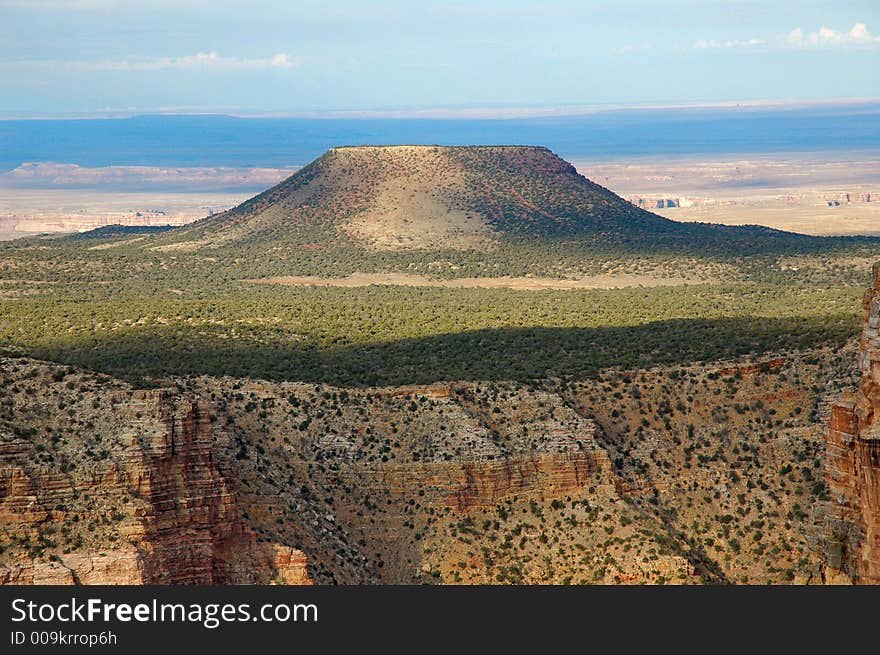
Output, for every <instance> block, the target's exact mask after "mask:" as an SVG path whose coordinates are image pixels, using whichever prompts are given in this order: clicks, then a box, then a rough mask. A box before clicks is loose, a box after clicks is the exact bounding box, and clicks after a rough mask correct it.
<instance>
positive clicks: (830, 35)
mask: <svg viewBox="0 0 880 655" xmlns="http://www.w3.org/2000/svg"><path fill="white" fill-rule="evenodd" d="M877 45H880V36H874V35H873V34H871V31H870V30H869V29H868V26H867V25H865V23H860V22H859V23H856V24H855V25H853V26H852V29H850V30H849V31H848V32H841V31H838V30H833V29H831V28H830V27H825V26H822V27H820V28H819V29H818V30H816V31H815V32H804V31H803V30H802V29H801V28H800V27H796V28H794V29H793V30H791V31H790V32H788V33H787V34H781V35H779V36H777V37H776V40H775V42H768V41H765V40H764V39H759V38H751V39H728V40H724V41H720V40H715V39H699V40H697V41H695V42H694V44H693V47H694V48H695V49H697V50H712V49H730V48H754V49H767V48H772V47H774V46H775V47H777V48H800V49H807V48H847V47H873V46H877Z"/></svg>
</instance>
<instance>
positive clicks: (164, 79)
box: [0, 0, 880, 116]
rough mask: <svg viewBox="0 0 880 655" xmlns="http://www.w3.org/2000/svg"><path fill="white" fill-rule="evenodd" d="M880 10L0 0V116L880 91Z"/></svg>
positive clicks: (866, 0) (393, 0)
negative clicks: (879, 65)
mask: <svg viewBox="0 0 880 655" xmlns="http://www.w3.org/2000/svg"><path fill="white" fill-rule="evenodd" d="M878 63H880V2H878V0H838V1H815V0H800V1H797V2H794V1H791V0H775V1H772V2H770V1H762V2H758V1H753V0H738V1H737V0H733V1H730V0H728V1H725V2H718V1H714V0H665V1H662V2H655V1H649V0H607V1H606V0H596V1H581V2H569V1H563V0H557V1H554V0H541V1H531V0H528V1H527V0H519V1H518V0H508V1H506V2H500V1H495V0H492V1H483V2H461V1H459V2H456V1H445V2H441V1H439V0H438V1H433V2H430V1H429V2H405V1H397V0H388V1H369V0H361V1H359V2H355V1H351V0H350V1H340V0H321V1H310V0H289V1H275V0H248V1H247V2H226V1H223V0H211V1H209V0H173V1H172V0H150V1H149V2H147V1H130V0H0V115H6V116H12V115H18V116H45V115H55V114H58V115H63V114H86V115H87V114H92V113H122V114H124V113H138V112H148V111H220V112H238V113H271V112H279V113H309V112H318V113H321V112H328V111H351V110H367V111H380V112H384V111H388V110H401V111H403V112H404V113H407V112H411V111H413V110H421V109H447V110H453V111H461V110H462V109H465V108H489V109H490V110H492V111H498V110H499V108H511V107H526V108H534V107H550V108H554V107H572V106H593V105H609V104H610V105H634V104H679V103H682V104H685V103H716V102H729V101H752V100H781V101H803V100H830V99H837V98H875V97H878V96H880V74H878V72H877V71H878Z"/></svg>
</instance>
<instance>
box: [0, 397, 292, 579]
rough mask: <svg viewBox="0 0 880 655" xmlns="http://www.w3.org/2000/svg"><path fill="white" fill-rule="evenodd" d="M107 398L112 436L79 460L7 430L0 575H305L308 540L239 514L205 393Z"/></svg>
mask: <svg viewBox="0 0 880 655" xmlns="http://www.w3.org/2000/svg"><path fill="white" fill-rule="evenodd" d="M96 404H98V403H96ZM110 405H111V407H112V421H111V425H112V426H113V430H114V432H115V439H114V440H113V443H111V444H109V445H108V446H106V450H103V451H99V452H98V453H96V457H94V458H91V459H88V460H85V461H81V462H78V463H77V462H74V461H70V460H67V459H64V460H63V461H62V463H61V464H60V465H56V464H55V460H54V457H55V456H54V455H50V456H46V455H44V453H47V452H51V450H49V451H47V448H46V446H44V445H43V444H42V443H41V440H40V438H39V436H37V435H34V434H26V435H24V436H18V435H16V434H14V433H10V432H4V433H0V437H2V438H0V525H2V527H3V533H4V534H3V537H4V539H3V541H4V554H3V557H2V559H0V583H6V584H10V583H13V584H14V583H19V584H236V583H270V582H278V583H283V584H304V583H308V582H309V579H308V575H307V573H306V561H305V555H304V554H303V553H302V552H301V551H299V550H296V549H293V548H291V547H289V546H287V545H284V544H279V543H266V542H264V541H261V540H260V539H259V538H258V535H257V533H256V532H255V531H254V530H253V529H252V528H251V527H250V526H248V525H247V524H246V523H245V522H244V521H243V520H242V518H241V516H240V515H239V510H238V508H237V507H236V502H235V497H234V494H233V492H232V490H231V487H230V484H229V483H228V481H227V480H225V479H224V477H223V476H222V475H221V474H220V472H219V470H218V467H217V465H216V463H215V461H214V455H213V447H214V434H213V431H212V428H211V422H210V417H209V413H208V409H207V406H206V405H205V404H204V403H202V402H197V401H194V400H192V399H191V398H188V397H186V396H183V395H179V394H175V393H170V392H168V391H164V390H156V391H152V390H151V391H134V392H126V391H117V392H115V393H114V394H113V395H112V397H111V398H110ZM80 447H81V448H85V444H82V445H81V446H80ZM52 450H55V451H56V452H60V450H61V449H60V448H57V447H56V448H55V449H52ZM48 457H52V461H47V460H48ZM94 544H99V546H98V547H97V548H96V547H95V546H94Z"/></svg>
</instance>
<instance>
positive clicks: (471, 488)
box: [350, 449, 614, 511]
mask: <svg viewBox="0 0 880 655" xmlns="http://www.w3.org/2000/svg"><path fill="white" fill-rule="evenodd" d="M350 475H352V477H356V479H357V482H358V484H360V485H361V486H362V487H365V486H366V487H367V488H373V489H376V490H382V491H385V492H387V493H389V494H390V495H391V496H392V497H402V496H409V495H412V494H413V492H414V490H419V491H420V492H422V494H423V497H424V499H425V501H426V502H428V503H430V504H432V505H436V506H446V507H450V508H452V509H454V510H457V511H465V510H468V509H472V508H477V507H489V506H492V505H495V504H497V503H499V502H501V501H502V500H507V499H510V498H514V497H525V498H530V497H531V498H537V499H540V500H551V499H554V498H560V497H562V496H565V495H566V494H570V493H572V492H575V491H578V490H581V489H584V488H586V487H589V486H592V485H597V484H609V485H611V484H614V476H613V474H612V469H611V462H610V461H609V460H608V455H607V454H606V453H605V451H603V450H599V449H589V450H583V451H579V452H570V453H535V454H532V455H520V456H512V457H505V458H503V459H498V460H491V461H486V460H477V461H470V462H448V463H439V462H438V463H429V464H385V465H382V466H379V467H374V468H369V469H366V470H365V469H364V468H363V467H356V468H355V469H354V470H351V472H350Z"/></svg>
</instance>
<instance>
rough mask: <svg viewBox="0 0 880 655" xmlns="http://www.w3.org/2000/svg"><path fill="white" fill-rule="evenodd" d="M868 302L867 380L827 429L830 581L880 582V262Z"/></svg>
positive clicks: (863, 347) (863, 354)
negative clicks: (879, 415) (879, 413)
mask: <svg viewBox="0 0 880 655" xmlns="http://www.w3.org/2000/svg"><path fill="white" fill-rule="evenodd" d="M863 305H864V309H865V322H864V328H863V330H862V337H861V342H860V349H859V368H860V370H861V376H862V381H861V384H860V385H859V390H858V392H857V393H848V394H845V395H844V396H843V397H842V398H841V399H840V401H839V402H838V403H836V404H835V405H834V407H833V408H832V411H831V423H830V426H829V429H828V433H827V451H826V464H825V481H826V483H827V484H828V487H829V490H830V496H831V500H830V503H829V506H828V508H827V509H826V514H825V519H824V529H823V555H824V562H825V568H826V570H825V574H826V575H825V577H826V580H827V581H831V582H840V581H844V582H846V581H851V582H854V583H860V584H880V418H878V412H880V264H875V265H874V285H873V287H872V288H871V289H869V290H868V291H867V292H866V294H865V297H864V302H863Z"/></svg>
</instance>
